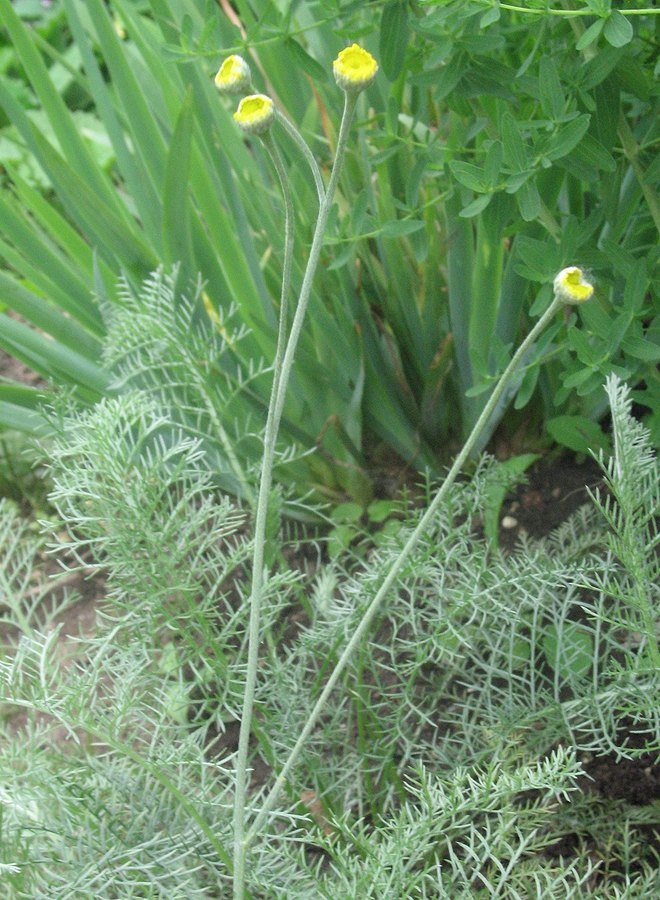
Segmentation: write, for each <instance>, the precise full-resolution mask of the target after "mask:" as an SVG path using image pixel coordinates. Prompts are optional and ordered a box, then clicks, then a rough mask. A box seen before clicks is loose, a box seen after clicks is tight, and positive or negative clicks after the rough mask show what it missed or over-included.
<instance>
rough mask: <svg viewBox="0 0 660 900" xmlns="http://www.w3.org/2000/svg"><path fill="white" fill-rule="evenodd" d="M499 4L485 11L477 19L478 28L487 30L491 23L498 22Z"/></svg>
mask: <svg viewBox="0 0 660 900" xmlns="http://www.w3.org/2000/svg"><path fill="white" fill-rule="evenodd" d="M500 13H501V10H500V4H499V3H494V4H493V5H492V6H491V8H490V9H487V10H486V12H485V13H484V14H483V16H482V17H481V18H480V19H479V28H488V26H489V25H492V24H493V22H499V19H500Z"/></svg>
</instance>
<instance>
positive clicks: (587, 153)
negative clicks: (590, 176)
mask: <svg viewBox="0 0 660 900" xmlns="http://www.w3.org/2000/svg"><path fill="white" fill-rule="evenodd" d="M574 158H577V159H579V160H580V161H582V162H585V163H586V164H587V165H589V166H593V167H594V169H599V170H600V171H602V172H614V171H615V170H616V162H615V160H614V157H613V156H612V154H611V153H609V151H608V150H606V149H605V147H604V146H603V145H602V144H601V143H600V141H598V140H596V138H595V137H594V136H593V135H591V134H585V135H584V136H583V137H582V138H581V139H580V141H579V143H578V145H577V146H576V147H574V148H573V150H572V151H571V156H570V159H571V160H572V159H574Z"/></svg>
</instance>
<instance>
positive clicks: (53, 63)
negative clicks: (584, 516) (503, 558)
mask: <svg viewBox="0 0 660 900" xmlns="http://www.w3.org/2000/svg"><path fill="white" fill-rule="evenodd" d="M373 11H374V7H373V4H372V3H369V4H367V3H364V2H358V3H349V4H345V3H335V2H328V0H315V2H313V3H305V4H294V5H292V6H291V7H290V8H289V11H288V13H287V14H286V15H283V14H282V12H281V10H280V5H279V4H277V3H271V2H267V3H260V4H258V5H257V7H254V5H253V4H251V3H249V2H240V3H239V4H237V8H236V13H235V14H229V13H228V12H227V11H224V12H223V11H222V10H221V9H220V8H219V7H218V5H217V4H212V3H211V4H209V3H208V2H206V0H183V2H182V0H177V2H172V0H150V2H147V3H138V4H136V3H129V2H123V0H112V2H109V3H105V2H102V0H93V2H89V3H86V4H80V3H78V2H76V0H62V3H61V4H59V5H58V13H57V22H58V23H59V26H60V28H59V30H58V32H57V35H55V34H54V33H52V30H51V31H48V30H45V31H44V30H43V28H41V30H40V29H37V30H36V31H31V30H30V29H28V28H26V27H25V26H24V24H23V23H22V22H21V20H20V18H19V15H18V13H19V12H20V9H19V6H18V5H17V6H16V9H14V7H13V6H12V4H11V3H10V2H9V0H0V12H1V13H2V20H3V27H4V29H5V32H4V33H5V34H6V36H7V38H6V39H7V44H8V46H7V48H5V49H7V50H9V49H10V53H9V54H8V55H5V57H3V59H4V62H3V65H4V66H5V73H6V74H7V76H8V79H5V80H3V81H0V108H1V109H2V110H3V113H2V114H3V115H4V116H5V119H6V128H11V129H12V130H11V134H12V135H14V136H15V139H16V141H18V142H19V143H20V153H21V162H20V163H19V162H18V161H16V160H15V159H14V158H13V157H11V156H8V155H6V156H5V159H4V161H3V162H2V164H3V167H4V170H5V171H4V175H3V178H4V181H5V185H6V187H7V190H5V191H3V197H2V199H1V200H0V217H1V218H2V221H3V223H4V224H5V226H6V227H5V229H3V231H4V232H5V235H6V236H5V238H3V243H2V245H1V246H0V261H1V262H2V270H1V271H0V303H1V304H3V305H4V306H5V307H7V308H9V309H12V310H14V311H15V312H17V313H18V314H19V315H20V316H21V317H23V321H17V320H16V319H15V318H12V317H9V316H5V315H3V316H0V343H1V344H2V346H3V347H4V348H5V349H7V350H8V351H9V352H10V353H12V354H14V355H16V356H17V357H19V358H20V359H21V360H23V361H24V362H26V363H27V364H28V365H30V366H32V367H34V368H35V369H36V370H37V371H38V372H40V373H41V374H42V375H44V376H45V377H46V378H49V379H51V380H52V381H54V382H55V383H56V384H58V385H67V386H70V387H71V388H72V389H73V390H74V391H75V393H76V395H77V396H78V397H79V398H80V399H83V400H84V401H86V402H89V403H93V402H95V401H96V400H98V399H99V398H100V397H101V396H107V394H108V391H109V383H110V379H109V376H108V373H107V371H106V370H105V368H104V366H103V364H102V353H103V350H102V348H103V345H104V343H105V340H106V322H105V321H104V318H103V317H102V316H101V314H100V311H99V308H98V304H97V303H95V302H94V300H92V299H91V291H90V286H91V285H92V284H93V283H96V288H97V289H96V294H97V295H101V294H105V295H106V296H107V300H108V302H109V303H114V302H118V295H117V292H116V287H115V285H116V273H117V272H119V271H122V272H123V273H124V275H125V278H126V279H127V280H128V281H129V283H130V284H131V286H132V288H133V289H137V288H138V287H139V284H140V283H141V281H142V280H143V279H144V278H145V277H146V276H147V275H148V273H149V272H151V271H152V270H154V269H155V268H156V267H157V265H159V264H161V263H164V264H166V265H170V264H175V263H180V264H181V266H182V274H183V276H184V278H195V277H196V276H197V274H198V273H201V276H202V279H203V280H204V283H205V290H206V298H207V301H208V302H207V307H208V308H209V309H210V310H211V312H212V315H213V316H214V318H218V317H219V320H220V322H224V319H225V317H226V315H227V314H228V311H229V310H230V309H235V314H236V317H237V325H238V327H240V328H241V329H247V331H246V334H245V338H244V340H243V341H241V343H240V345H239V346H238V347H237V348H230V354H229V355H230V356H232V357H233V364H234V365H235V366H236V367H237V368H240V369H243V370H247V371H254V370H259V369H261V368H262V361H263V360H267V361H270V360H271V359H272V358H273V355H274V347H275V342H276V335H275V330H276V311H277V301H276V297H277V294H278V286H279V283H280V275H281V271H282V267H283V256H282V252H281V247H282V237H281V236H282V224H281V216H280V214H279V211H278V210H277V209H276V208H275V206H274V203H273V198H274V197H275V198H278V196H279V194H278V190H277V185H276V182H275V180H274V179H273V177H272V175H271V174H270V172H269V169H268V166H267V162H266V159H265V157H264V154H263V151H262V149H261V148H260V147H259V146H256V145H253V146H248V145H247V144H246V142H245V141H244V139H243V138H242V137H241V136H240V135H239V134H238V132H237V130H236V129H235V127H234V124H233V122H232V121H231V110H230V108H229V106H228V105H227V104H226V103H225V102H224V101H222V100H220V99H219V98H218V97H217V95H216V93H215V90H214V88H213V84H212V75H213V73H214V70H215V68H216V67H217V64H218V61H219V56H220V54H221V53H225V54H229V53H232V52H238V53H242V54H243V55H244V56H246V57H247V58H250V59H251V60H252V61H253V62H255V67H254V68H255V80H256V87H257V88H258V89H259V90H266V92H270V93H272V95H273V96H274V97H275V98H276V100H277V102H278V105H279V107H280V108H281V109H282V110H284V111H286V113H287V115H288V116H289V118H290V119H291V120H292V121H294V122H296V123H297V124H299V125H300V127H301V130H302V132H303V133H304V135H305V137H306V139H307V140H308V142H309V143H310V145H311V147H312V149H313V151H314V153H315V155H316V156H317V158H318V159H319V160H320V162H321V167H322V169H324V170H327V168H328V163H327V160H328V158H329V157H331V156H332V154H333V150H334V146H335V142H336V138H337V134H336V130H337V126H336V123H337V122H338V121H339V117H340V99H339V98H338V96H337V91H336V90H335V89H334V86H333V85H331V84H330V83H329V73H328V71H326V69H325V68H324V67H323V66H321V65H320V64H319V60H322V59H328V58H331V57H332V56H333V55H334V54H336V52H337V50H338V48H339V46H338V45H339V44H341V43H345V42H347V41H350V40H353V39H354V38H355V37H356V36H357V35H360V36H361V40H362V41H363V42H364V43H365V44H366V45H367V47H368V48H370V49H371V50H372V52H374V54H375V55H377V56H378V57H379V59H380V60H381V73H380V74H379V76H378V78H377V79H376V81H375V83H374V84H373V85H372V86H370V87H369V89H368V91H367V94H366V96H365V97H364V98H362V100H361V102H360V106H359V109H358V120H359V121H360V123H361V124H362V126H363V129H362V135H363V136H362V138H361V139H360V141H359V142H357V144H356V146H354V147H352V148H350V149H349V158H348V165H347V166H346V167H345V169H344V172H343V174H342V178H341V181H340V184H339V191H338V194H337V202H336V204H335V206H334V209H333V212H332V214H331V219H330V231H329V241H328V246H327V247H326V249H325V251H324V254H323V258H322V265H321V267H320V270H319V273H318V278H317V279H316V283H315V287H314V292H313V296H312V300H311V302H312V310H313V316H311V317H310V326H309V327H308V328H306V329H305V332H304V334H303V335H302V337H301V344H300V349H299V352H298V357H297V366H296V371H295V373H294V375H293V379H294V381H293V385H292V390H291V391H290V392H289V395H288V397H287V400H286V405H285V409H284V415H283V420H282V432H283V435H284V436H285V437H286V440H287V442H289V443H296V444H299V445H301V446H302V447H303V448H304V449H305V450H310V449H312V448H313V449H315V450H316V451H317V452H315V453H309V454H307V455H306V456H304V457H300V456H296V457H295V459H292V460H291V461H290V464H289V466H288V471H287V474H286V476H284V475H283V477H285V478H286V479H287V480H288V481H291V482H295V483H296V484H297V485H298V490H299V491H300V492H301V493H305V492H306V491H307V490H309V489H313V490H315V491H316V492H317V495H325V496H327V495H332V496H334V497H335V499H338V498H339V497H342V499H343V498H344V496H345V494H346V493H348V494H350V495H351V498H352V499H353V500H355V501H356V502H358V503H359V504H361V505H362V506H363V507H366V506H367V505H368V504H369V502H370V501H371V500H372V499H373V496H372V493H373V491H372V486H373V468H374V465H375V463H374V460H375V459H377V458H378V451H379V450H384V451H385V452H389V453H390V454H391V452H392V451H394V452H395V453H396V454H397V455H398V457H400V458H401V459H402V460H403V462H404V464H405V465H406V466H408V467H409V468H413V469H418V470H419V471H424V470H429V471H431V472H432V473H434V474H436V475H437V474H439V472H440V470H441V466H442V464H443V463H444V461H445V460H446V459H447V458H448V457H449V456H450V454H451V451H452V449H453V448H454V447H455V446H456V445H457V444H460V442H461V441H462V440H463V439H464V437H465V436H466V435H467V434H468V433H469V431H470V429H471V427H472V425H473V424H474V422H475V421H476V419H477V417H478V415H479V412H480V410H481V409H482V408H483V406H484V404H485V402H486V400H487V397H488V392H489V390H490V388H491V386H492V384H493V379H494V378H495V376H496V375H497V373H498V372H500V371H501V370H502V369H503V367H504V365H505V364H506V361H507V359H508V356H509V354H510V349H511V347H512V346H513V345H515V344H517V343H518V342H519V339H520V336H521V335H524V334H525V333H526V332H527V331H528V330H529V324H530V319H529V315H530V311H531V315H532V317H533V316H534V315H535V314H536V313H537V312H538V310H540V309H541V308H543V305H544V304H545V303H547V300H548V287H547V285H548V283H549V281H551V279H552V276H553V275H554V273H555V272H556V271H558V270H559V269H560V268H561V267H562V266H565V265H567V264H573V263H575V262H578V263H580V264H581V265H585V266H587V267H589V268H590V269H591V270H592V271H593V277H594V280H595V282H596V285H597V298H596V301H595V302H594V303H593V304H591V305H590V306H589V307H584V308H581V309H580V311H579V312H577V313H575V314H574V315H571V316H570V317H569V318H568V341H563V340H558V339H557V335H556V333H555V332H553V331H552V330H550V331H548V332H547V334H546V336H545V337H544V339H543V340H542V341H541V342H539V345H538V346H537V347H535V348H534V351H533V352H532V353H531V354H530V357H529V359H528V360H527V362H526V366H525V368H524V371H521V373H520V375H519V383H518V385H516V386H515V387H516V389H517V392H516V390H513V389H512V392H511V393H510V394H509V395H508V396H506V397H504V398H503V399H502V402H501V404H500V405H499V407H498V409H497V410H496V412H495V414H494V415H493V418H492V422H491V423H490V427H489V429H487V430H486V431H484V434H483V437H482V444H483V445H485V444H486V443H487V441H488V438H489V436H490V435H492V434H493V432H494V430H495V429H496V428H497V427H498V425H501V426H502V428H503V429H504V431H505V432H506V435H507V437H508V438H511V439H512V440H513V436H514V435H517V438H516V439H515V441H516V443H517V445H523V446H524V444H525V443H530V442H533V443H535V444H538V443H539V442H540V441H543V440H545V441H548V440H549V439H550V437H551V438H552V439H554V440H557V441H559V442H561V443H563V444H564V445H567V446H569V447H571V448H573V449H576V450H580V451H586V450H587V449H588V448H590V447H591V448H598V447H602V448H603V449H608V448H607V442H608V437H607V434H606V432H604V431H603V430H602V429H601V428H600V427H599V425H598V421H599V420H600V419H601V418H602V416H603V415H604V414H605V412H606V406H605V404H604V402H603V399H602V396H601V394H600V385H601V384H602V381H603V379H604V377H605V375H606V374H607V373H608V372H609V371H611V370H612V369H613V368H614V370H616V371H617V373H618V374H619V376H620V377H622V378H624V379H626V380H627V381H628V383H630V384H631V386H633V387H635V388H636V389H637V393H636V397H635V399H636V401H637V402H638V403H640V404H641V405H642V406H643V407H644V409H645V410H646V422H647V425H648V426H649V427H650V428H651V431H652V434H653V436H654V438H653V439H654V441H657V429H658V425H657V422H658V415H657V410H658V396H659V394H658V376H657V371H656V365H657V361H658V354H659V351H658V346H659V339H658V315H657V293H656V288H655V284H656V282H655V280H654V273H655V271H656V268H657V262H658V257H657V247H658V243H657V228H658V225H659V223H660V211H659V210H660V206H659V204H658V187H657V185H658V171H657V166H654V165H653V156H652V154H653V149H654V147H655V145H656V143H657V121H658V118H657V115H656V112H657V109H656V107H657V87H656V86H655V84H654V82H653V77H652V54H653V50H654V38H653V23H654V21H655V19H654V17H653V12H654V11H652V10H649V11H648V14H644V15H639V14H634V15H632V14H631V15H628V12H630V11H629V10H626V9H623V10H621V11H619V10H613V9H611V7H610V4H609V3H604V2H603V3H595V2H589V3H585V4H576V8H575V9H573V10H564V9H559V8H553V9H546V8H545V6H544V7H543V8H540V7H539V6H538V4H534V5H530V6H529V8H525V7H524V6H521V7H516V8H515V9H509V8H508V7H507V6H506V5H504V6H502V5H501V4H498V3H495V2H491V0H470V2H467V3H466V2H462V0H461V2H442V3H434V2H430V3H424V4H414V5H413V4H408V3H406V2H403V0H389V2H387V3H386V4H384V5H383V7H382V15H381V16H380V18H379V17H377V16H374V14H373ZM635 12H636V13H637V12H640V11H639V10H636V11H635ZM44 27H45V26H44ZM49 27H50V26H49ZM39 36H40V37H39ZM35 37H37V38H38V39H36V40H35ZM9 45H10V46H9ZM220 48H222V50H221V49H220ZM292 72H295V77H292ZM63 79H65V80H66V85H65V87H66V91H65V93H64V96H62V85H63V84H64V81H63ZM21 86H22V87H21ZM90 116H91V117H92V118H91V119H89V120H88V119H87V118H84V117H90ZM3 121H4V120H3ZM90 122H93V125H91V124H89V123H90ZM85 123H87V124H85ZM100 123H102V124H100ZM99 129H100V139H99V140H91V141H90V137H89V136H90V134H94V135H96V136H97V137H99ZM101 139H102V140H101ZM100 140H101V143H102V142H103V141H105V145H106V150H107V153H106V155H105V156H102V155H101V153H100V150H99V146H100ZM280 144H281V152H282V153H283V156H284V161H285V165H286V169H287V172H288V173H289V178H290V182H291V186H292V189H293V192H294V194H295V197H296V199H297V210H296V217H295V232H296V240H297V246H299V247H300V246H305V245H306V244H308V243H309V240H310V234H311V230H312V227H313V222H314V213H313V210H314V209H315V204H316V197H315V191H314V185H313V183H312V179H311V178H310V177H309V176H308V173H306V171H305V170H304V168H303V167H301V165H300V157H299V155H298V153H297V149H296V148H295V147H294V145H293V143H292V142H291V141H289V140H288V139H287V138H286V137H284V138H283V139H282V140H281V141H280ZM0 150H1V146H0ZM25 160H30V161H31V165H32V166H33V168H34V167H35V166H38V168H39V171H40V172H41V173H42V182H40V184H39V185H36V184H35V182H34V179H31V178H30V177H29V175H28V174H27V173H26V170H25ZM266 259H268V262H269V264H268V266H266V267H264V265H263V262H264V260H266ZM301 278H302V266H301V264H300V258H299V256H298V255H296V258H295V259H294V266H293V285H294V288H295V287H297V286H298V285H299V283H300V280H301ZM202 309H203V307H202V306H201V304H200V315H202V316H203V315H204V313H203V312H201V310H202ZM209 330H210V327H209ZM252 388H253V390H252V392H251V393H249V394H248V393H243V394H241V395H240V397H238V398H237V399H236V403H235V405H236V407H237V409H238V408H240V415H241V416H243V417H249V416H251V415H252V414H253V413H254V410H255V408H258V407H259V406H261V408H262V409H263V408H264V407H265V405H266V404H267V402H268V383H267V381H266V380H264V379H261V380H260V379H256V380H255V382H254V383H253V385H252ZM513 394H515V401H513V405H514V407H515V410H514V411H513V412H512V411H511V410H510V411H509V415H508V416H507V417H506V420H503V417H504V413H505V411H506V410H507V408H509V407H510V406H511V403H512V396H513ZM37 406H38V397H37V394H36V392H35V391H32V390H29V389H27V388H21V387H19V386H17V385H14V384H4V383H3V384H0V422H2V423H3V424H5V425H7V426H10V427H14V428H15V427H19V428H22V429H26V430H34V429H36V428H38V427H39V424H40V423H41V424H43V422H42V420H41V419H40V417H39V415H38V413H37V412H36V408H37ZM243 448H246V452H247V454H248V455H247V458H246V459H243V458H242V453H243ZM247 448H248V444H244V445H243V446H242V447H239V448H237V449H236V453H237V462H238V463H239V464H240V466H241V467H242V468H243V469H246V470H249V469H250V466H251V461H250V452H249V449H247Z"/></svg>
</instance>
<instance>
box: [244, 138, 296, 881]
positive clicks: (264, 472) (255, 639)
mask: <svg viewBox="0 0 660 900" xmlns="http://www.w3.org/2000/svg"><path fill="white" fill-rule="evenodd" d="M264 144H265V146H266V148H267V150H268V152H269V154H270V157H271V159H272V161H273V165H274V167H275V171H276V172H277V176H278V179H279V181H280V186H281V188H282V195H283V197H284V206H285V217H284V223H285V224H284V233H285V238H284V267H283V271H282V292H281V295H280V315H279V328H278V334H277V347H276V349H275V361H274V364H273V383H272V385H271V393H270V402H269V404H268V417H267V419H266V431H265V435H264V456H263V461H262V466H261V479H260V483H259V495H258V498H257V509H256V515H255V524H254V545H253V555H252V584H251V588H250V623H249V626H248V661H247V672H246V678H245V693H244V697H243V717H242V719H241V730H240V734H239V741H238V752H237V756H236V766H235V771H236V786H235V795H234V883H235V886H236V887H235V891H238V892H237V893H235V896H236V897H241V898H242V897H243V895H244V884H245V850H244V841H243V838H244V834H245V798H246V795H247V782H248V772H247V760H248V750H249V743H250V733H251V730H252V711H253V707H254V694H255V687H256V680H257V665H258V662H259V632H260V615H261V601H262V597H263V580H264V546H265V540H266V516H267V513H268V497H269V494H270V488H271V482H272V472H273V459H274V455H275V442H276V438H277V429H278V425H279V422H276V420H275V416H274V410H275V398H276V397H277V395H278V392H279V387H280V382H281V375H282V360H283V358H284V348H285V345H286V333H287V319H288V302H289V291H290V286H291V263H292V259H293V237H294V225H293V200H292V198H291V190H290V188H289V182H288V180H287V177H286V172H285V170H284V166H283V164H282V158H281V156H280V153H279V151H278V149H277V146H276V145H275V143H274V141H273V139H272V137H271V135H270V133H266V135H265V136H264Z"/></svg>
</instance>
